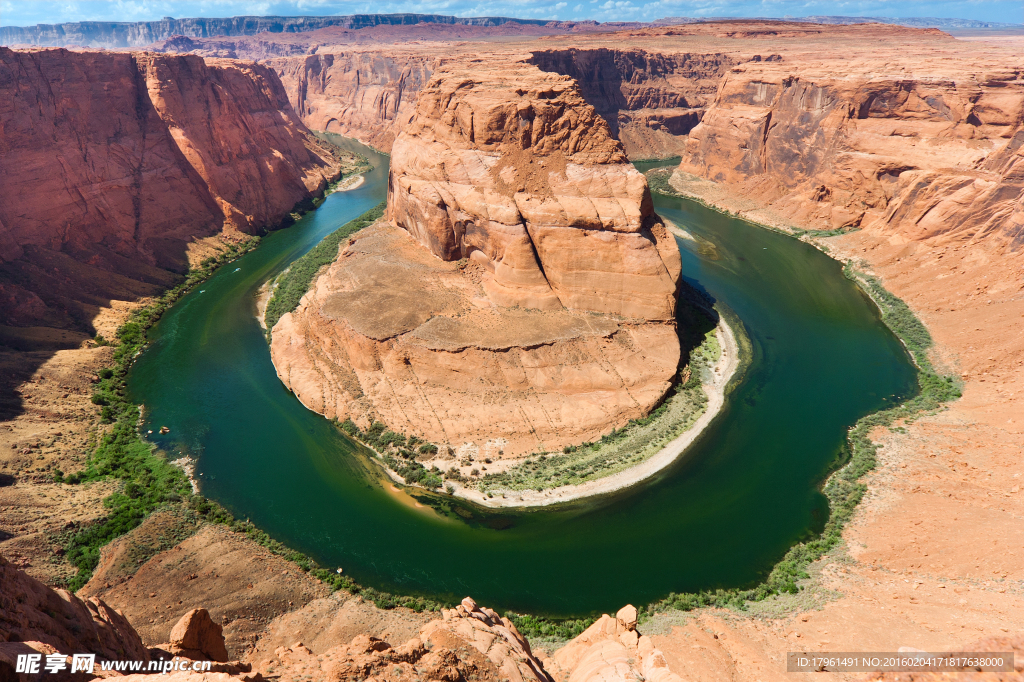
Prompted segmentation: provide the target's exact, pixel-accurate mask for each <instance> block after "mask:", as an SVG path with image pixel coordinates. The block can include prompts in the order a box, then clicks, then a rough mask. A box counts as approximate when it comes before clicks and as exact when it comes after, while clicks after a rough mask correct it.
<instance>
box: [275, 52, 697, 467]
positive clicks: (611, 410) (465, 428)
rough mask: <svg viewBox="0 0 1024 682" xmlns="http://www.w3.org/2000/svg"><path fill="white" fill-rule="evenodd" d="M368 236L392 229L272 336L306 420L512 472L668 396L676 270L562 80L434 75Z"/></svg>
mask: <svg viewBox="0 0 1024 682" xmlns="http://www.w3.org/2000/svg"><path fill="white" fill-rule="evenodd" d="M385 219H386V220H388V221H390V223H391V224H393V225H395V226H396V227H397V228H401V229H395V228H390V229H389V228H388V227H387V226H385V225H380V226H378V227H376V228H371V229H370V230H368V231H364V232H362V233H360V234H359V235H357V236H356V237H353V238H350V239H349V242H348V245H347V246H344V247H343V248H342V250H341V252H340V254H339V256H338V260H337V261H336V262H335V264H334V265H332V266H330V267H329V268H328V269H327V270H326V272H324V273H323V274H322V275H321V276H320V277H319V278H318V279H316V280H315V281H314V283H313V285H312V287H313V289H312V291H311V292H310V293H308V294H307V295H306V296H305V297H304V300H303V302H302V303H301V304H300V306H299V308H298V309H297V310H296V311H295V313H293V314H292V313H289V314H286V315H284V316H283V317H282V318H281V321H280V322H278V324H277V325H276V326H275V327H274V329H273V343H272V345H271V350H272V356H273V358H274V363H275V366H276V367H277V371H278V375H279V376H280V377H281V379H282V381H284V383H285V385H287V386H288V387H289V388H290V389H291V390H293V391H294V392H295V394H296V395H297V396H299V398H300V400H302V401H303V402H304V403H305V404H306V405H307V406H308V407H310V408H311V409H314V410H316V411H318V412H322V413H324V414H325V415H326V416H328V417H331V418H336V419H338V420H339V421H344V420H345V419H349V418H351V419H353V420H355V421H356V423H357V424H359V425H360V426H361V427H363V428H368V427H369V425H370V424H371V423H372V422H373V421H378V420H379V421H382V422H384V423H385V424H387V425H388V426H389V427H390V428H393V429H396V430H400V431H401V432H403V433H410V434H413V435H416V436H418V437H420V438H424V439H426V440H428V441H431V442H433V443H436V444H440V445H443V446H444V447H448V448H452V449H459V448H462V447H463V446H465V445H471V444H476V445H480V444H483V443H487V442H499V441H500V443H501V446H500V448H499V449H500V450H501V455H502V456H519V455H523V454H528V453H531V452H535V451H538V450H539V451H541V452H544V451H552V450H558V449H561V448H562V447H563V446H565V445H570V444H573V443H577V442H580V441H584V440H592V439H596V438H599V437H600V436H601V435H602V434H604V433H606V432H607V431H608V430H609V429H610V428H614V427H617V426H620V425H623V424H625V423H626V422H628V421H629V420H630V419H635V418H640V417H644V416H646V415H647V413H648V412H649V411H650V410H651V409H652V408H653V407H654V406H655V405H656V404H657V403H658V402H659V401H660V400H661V399H662V397H663V396H664V395H665V393H666V392H667V391H668V389H669V387H670V385H671V381H672V377H673V376H674V375H675V374H676V371H677V368H678V365H679V358H680V352H679V341H678V340H677V338H676V329H675V303H676V300H675V299H676V295H677V290H678V287H679V278H680V276H681V270H680V263H679V253H678V250H677V247H676V245H675V243H674V241H673V240H672V238H671V237H670V236H669V233H668V231H667V229H666V228H665V225H664V224H663V223H662V222H661V221H660V219H659V218H658V216H657V215H656V214H655V213H654V212H653V208H652V205H651V199H650V193H649V191H648V189H647V184H646V182H645V180H644V177H643V175H642V174H640V173H639V172H638V171H637V170H635V169H634V168H633V167H632V166H631V165H630V164H629V163H628V161H627V159H626V156H625V154H624V153H623V151H622V148H621V146H620V145H619V144H618V143H617V142H615V140H613V139H612V138H611V137H610V134H609V131H608V128H607V126H606V125H605V124H604V121H603V120H602V119H601V118H600V117H599V116H598V115H597V114H596V113H595V111H594V110H593V108H592V107H590V105H588V104H587V103H586V102H584V100H583V98H582V97H581V96H580V94H579V91H578V89H577V88H576V86H575V83H574V82H573V81H572V80H570V79H569V78H567V77H565V76H558V75H555V74H550V73H546V72H543V71H541V70H539V69H537V68H536V67H533V66H531V65H521V66H517V65H504V64H499V65H497V66H495V67H491V68H490V69H486V70H485V69H484V68H481V67H480V66H477V67H474V68H472V69H466V68H455V67H450V66H446V67H441V68H440V69H438V70H437V71H435V72H434V73H433V75H432V77H431V80H430V82H429V83H428V84H427V85H426V86H425V87H424V88H423V89H422V90H421V91H420V94H419V97H418V98H417V107H416V114H415V116H414V117H413V120H412V121H411V123H410V124H409V126H407V127H406V128H405V129H404V130H403V131H402V133H401V134H400V135H399V136H398V139H397V140H396V141H395V143H394V146H393V148H392V159H391V167H390V176H389V178H388V209H387V215H386V217H385ZM471 377H472V378H471Z"/></svg>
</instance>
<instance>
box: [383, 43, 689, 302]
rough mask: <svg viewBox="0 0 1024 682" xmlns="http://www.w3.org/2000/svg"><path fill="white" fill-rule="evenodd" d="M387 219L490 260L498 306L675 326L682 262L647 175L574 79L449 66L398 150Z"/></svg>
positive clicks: (444, 254) (443, 247)
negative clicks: (568, 310)
mask: <svg viewBox="0 0 1024 682" xmlns="http://www.w3.org/2000/svg"><path fill="white" fill-rule="evenodd" d="M387 215H388V218H390V219H391V220H392V221H393V222H395V223H396V224H397V225H399V226H401V227H403V228H405V229H406V230H408V231H409V233H410V234H412V235H413V236H414V237H415V238H416V239H417V240H418V241H419V242H420V243H422V244H424V245H425V246H426V247H427V248H428V249H430V251H431V253H433V254H434V255H435V256H437V257H439V258H441V259H442V260H446V261H450V260H457V259H460V258H469V259H471V260H473V261H474V262H479V263H481V264H482V265H483V266H484V268H485V270H486V274H485V275H484V280H483V282H484V288H485V289H486V291H487V294H488V296H489V297H490V299H491V301H493V302H494V303H496V304H499V305H507V306H523V307H527V308H539V309H543V310H557V309H561V308H563V307H565V308H571V309H581V310H591V311H595V312H606V313H616V314H621V315H626V316H630V317H637V318H642V319H650V320H671V319H672V318H673V316H674V313H675V296H676V288H677V285H678V281H679V276H680V273H679V255H678V250H677V248H676V246H675V243H674V242H673V241H672V239H671V237H669V235H668V232H667V230H666V229H665V226H664V225H663V224H662V223H661V221H660V219H659V218H658V217H657V216H656V215H655V214H654V209H653V206H652V204H651V199H650V193H649V192H648V189H647V183H646V181H645V179H644V178H643V176H642V175H641V174H640V173H639V172H638V171H636V169H634V168H633V167H632V166H631V165H630V164H629V162H628V161H627V160H626V156H625V154H624V153H623V151H622V146H621V145H620V144H618V143H617V142H616V141H615V140H613V139H612V138H611V136H610V134H609V131H608V126H607V123H606V122H605V121H604V120H603V119H602V118H601V117H600V116H599V115H597V113H596V112H595V111H594V109H593V107H592V106H590V105H588V104H587V103H586V102H585V101H584V100H583V98H582V97H581V96H580V93H579V90H578V88H577V86H576V83H575V82H574V81H573V80H572V79H570V78H567V77H564V76H557V75H554V74H547V73H542V72H540V71H538V70H537V69H536V68H534V67H531V66H526V65H518V64H501V63H500V62H499V63H496V64H485V63H476V64H473V65H472V66H461V65H460V66H451V67H443V68H442V69H440V70H439V71H437V72H435V74H434V77H433V79H432V80H431V82H430V84H429V85H428V87H427V88H425V89H424V90H423V91H421V92H420V95H419V98H418V100H417V106H416V117H415V118H414V120H413V121H412V123H411V124H410V125H409V126H408V127H407V128H406V129H405V130H404V131H403V132H402V134H401V135H400V136H399V137H398V139H397V140H396V142H395V146H394V149H393V151H392V163H391V175H390V178H389V180H388V214H387Z"/></svg>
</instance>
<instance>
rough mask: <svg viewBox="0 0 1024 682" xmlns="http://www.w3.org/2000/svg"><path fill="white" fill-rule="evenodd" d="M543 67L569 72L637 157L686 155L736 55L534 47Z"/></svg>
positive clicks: (634, 156)
mask: <svg viewBox="0 0 1024 682" xmlns="http://www.w3.org/2000/svg"><path fill="white" fill-rule="evenodd" d="M531 54H532V58H531V59H530V61H531V62H532V63H533V64H536V65H537V66H538V67H539V68H541V69H543V70H544V71H550V72H553V73H560V74H562V75H564V76H570V77H571V78H573V79H575V80H576V82H577V83H579V87H580V93H581V94H582V96H583V98H584V99H586V100H587V102H588V103H589V104H591V105H592V106H593V107H594V109H596V110H597V113H598V114H600V115H601V116H602V117H603V118H604V119H605V120H606V121H608V124H609V126H610V128H611V132H612V135H613V137H615V138H616V139H617V140H619V141H620V142H622V146H623V148H624V149H625V151H626V153H627V154H628V155H629V157H630V158H632V159H642V158H664V157H670V156H676V155H679V154H682V152H683V150H684V149H685V146H686V136H687V134H688V133H689V132H690V130H691V129H692V128H693V127H694V126H695V125H697V123H699V122H700V120H701V117H702V116H703V115H704V111H705V109H706V107H707V106H708V105H709V104H710V103H711V102H712V101H713V100H714V97H715V93H716V92H717V91H718V84H719V81H720V80H721V78H722V75H723V74H724V73H725V72H726V71H727V70H728V69H729V67H731V66H732V64H733V63H734V61H735V59H736V58H735V57H733V56H731V55H728V54H722V53H710V54H702V53H699V52H697V53H690V52H684V53H678V54H673V53H664V52H658V51H652V50H641V49H636V48H634V49H615V48H607V47H599V48H591V49H586V48H569V49H546V50H534V51H532V53H531Z"/></svg>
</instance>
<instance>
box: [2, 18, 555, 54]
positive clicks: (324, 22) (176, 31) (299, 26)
mask: <svg viewBox="0 0 1024 682" xmlns="http://www.w3.org/2000/svg"><path fill="white" fill-rule="evenodd" d="M421 22H429V23H435V24H449V25H469V26H497V25H500V24H504V23H506V22H513V23H516V24H534V25H539V24H545V23H547V22H546V21H544V20H540V19H510V18H504V17H453V16H449V15H444V14H356V15H347V16H327V17H274V16H243V17H230V18H219V17H191V18H187V19H175V18H174V17H164V18H163V19H162V20H160V21H135V22H121V21H75V22H67V23H63V24H36V25H35V26H4V27H2V28H0V45H43V46H48V47H66V46H70V45H77V46H82V47H106V48H112V47H142V46H145V45H149V44H150V43H153V42H156V41H158V40H165V39H167V38H170V37H172V36H179V35H180V36H187V37H192V38H200V37H207V36H251V35H256V34H258V33H282V32H283V33H299V32H305V31H315V30H317V29H322V28H324V27H328V26H337V27H342V28H349V29H352V28H356V29H358V28H363V27H368V26H379V25H382V24H383V25H403V24H417V23H421Z"/></svg>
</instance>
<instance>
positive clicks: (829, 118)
mask: <svg viewBox="0 0 1024 682" xmlns="http://www.w3.org/2000/svg"><path fill="white" fill-rule="evenodd" d="M960 68H961V70H962V71H963V72H962V73H958V74H950V75H949V76H948V77H934V76H930V75H926V74H922V75H921V76H919V77H913V76H910V77H907V76H899V77H894V76H886V75H879V74H877V73H876V72H875V70H874V69H875V65H873V64H870V63H867V64H865V63H863V62H858V63H856V64H854V65H851V66H850V67H849V68H844V71H843V76H842V77H837V76H836V75H834V73H829V72H825V71H826V69H822V68H821V67H820V66H816V67H815V68H808V69H800V68H798V66H797V65H796V64H791V63H787V62H786V61H782V62H760V63H747V64H744V65H743V66H740V67H736V68H734V69H733V70H732V71H731V72H729V73H728V75H727V76H726V77H725V79H724V80H723V83H722V86H721V89H720V90H719V93H718V96H717V98H716V100H715V102H714V104H713V105H712V107H711V108H710V109H709V110H708V112H707V113H706V114H705V116H704V118H703V120H702V122H701V124H700V125H698V126H697V127H696V128H694V130H693V131H692V132H691V134H690V139H689V141H688V143H687V149H686V154H685V155H684V158H683V162H682V164H681V165H680V171H682V172H684V173H687V174H692V175H696V176H699V177H701V178H707V179H711V180H714V181H716V182H719V183H724V184H725V185H728V186H731V187H733V188H735V189H736V190H737V191H738V192H739V193H740V194H742V195H743V196H744V197H746V198H748V199H751V200H753V201H754V202H756V204H758V205H759V206H761V207H764V208H767V209H768V211H769V212H770V214H771V215H772V216H774V217H776V218H777V219H779V220H782V221H786V222H790V223H794V224H797V225H800V226H803V227H809V228H813V229H835V228H852V227H862V228H867V229H874V230H879V231H883V232H886V233H890V234H896V235H899V237H900V238H903V239H909V240H913V241H922V240H931V239H935V238H938V239H939V240H940V241H942V240H954V241H964V240H972V239H976V238H984V240H985V241H986V242H987V243H988V244H989V245H995V244H997V243H998V244H1002V245H1007V246H1010V247H1012V248H1014V249H1016V248H1019V247H1020V246H1021V244H1024V199H1022V196H1024V195H1022V193H1024V151H1022V146H1024V128H1022V122H1024V75H1022V74H1024V70H1021V69H1016V70H1014V69H1003V70H992V71H987V72H985V71H981V69H982V68H988V67H987V66H985V65H981V64H978V65H972V64H970V63H968V62H966V61H964V62H962V63H961V65H960Z"/></svg>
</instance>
